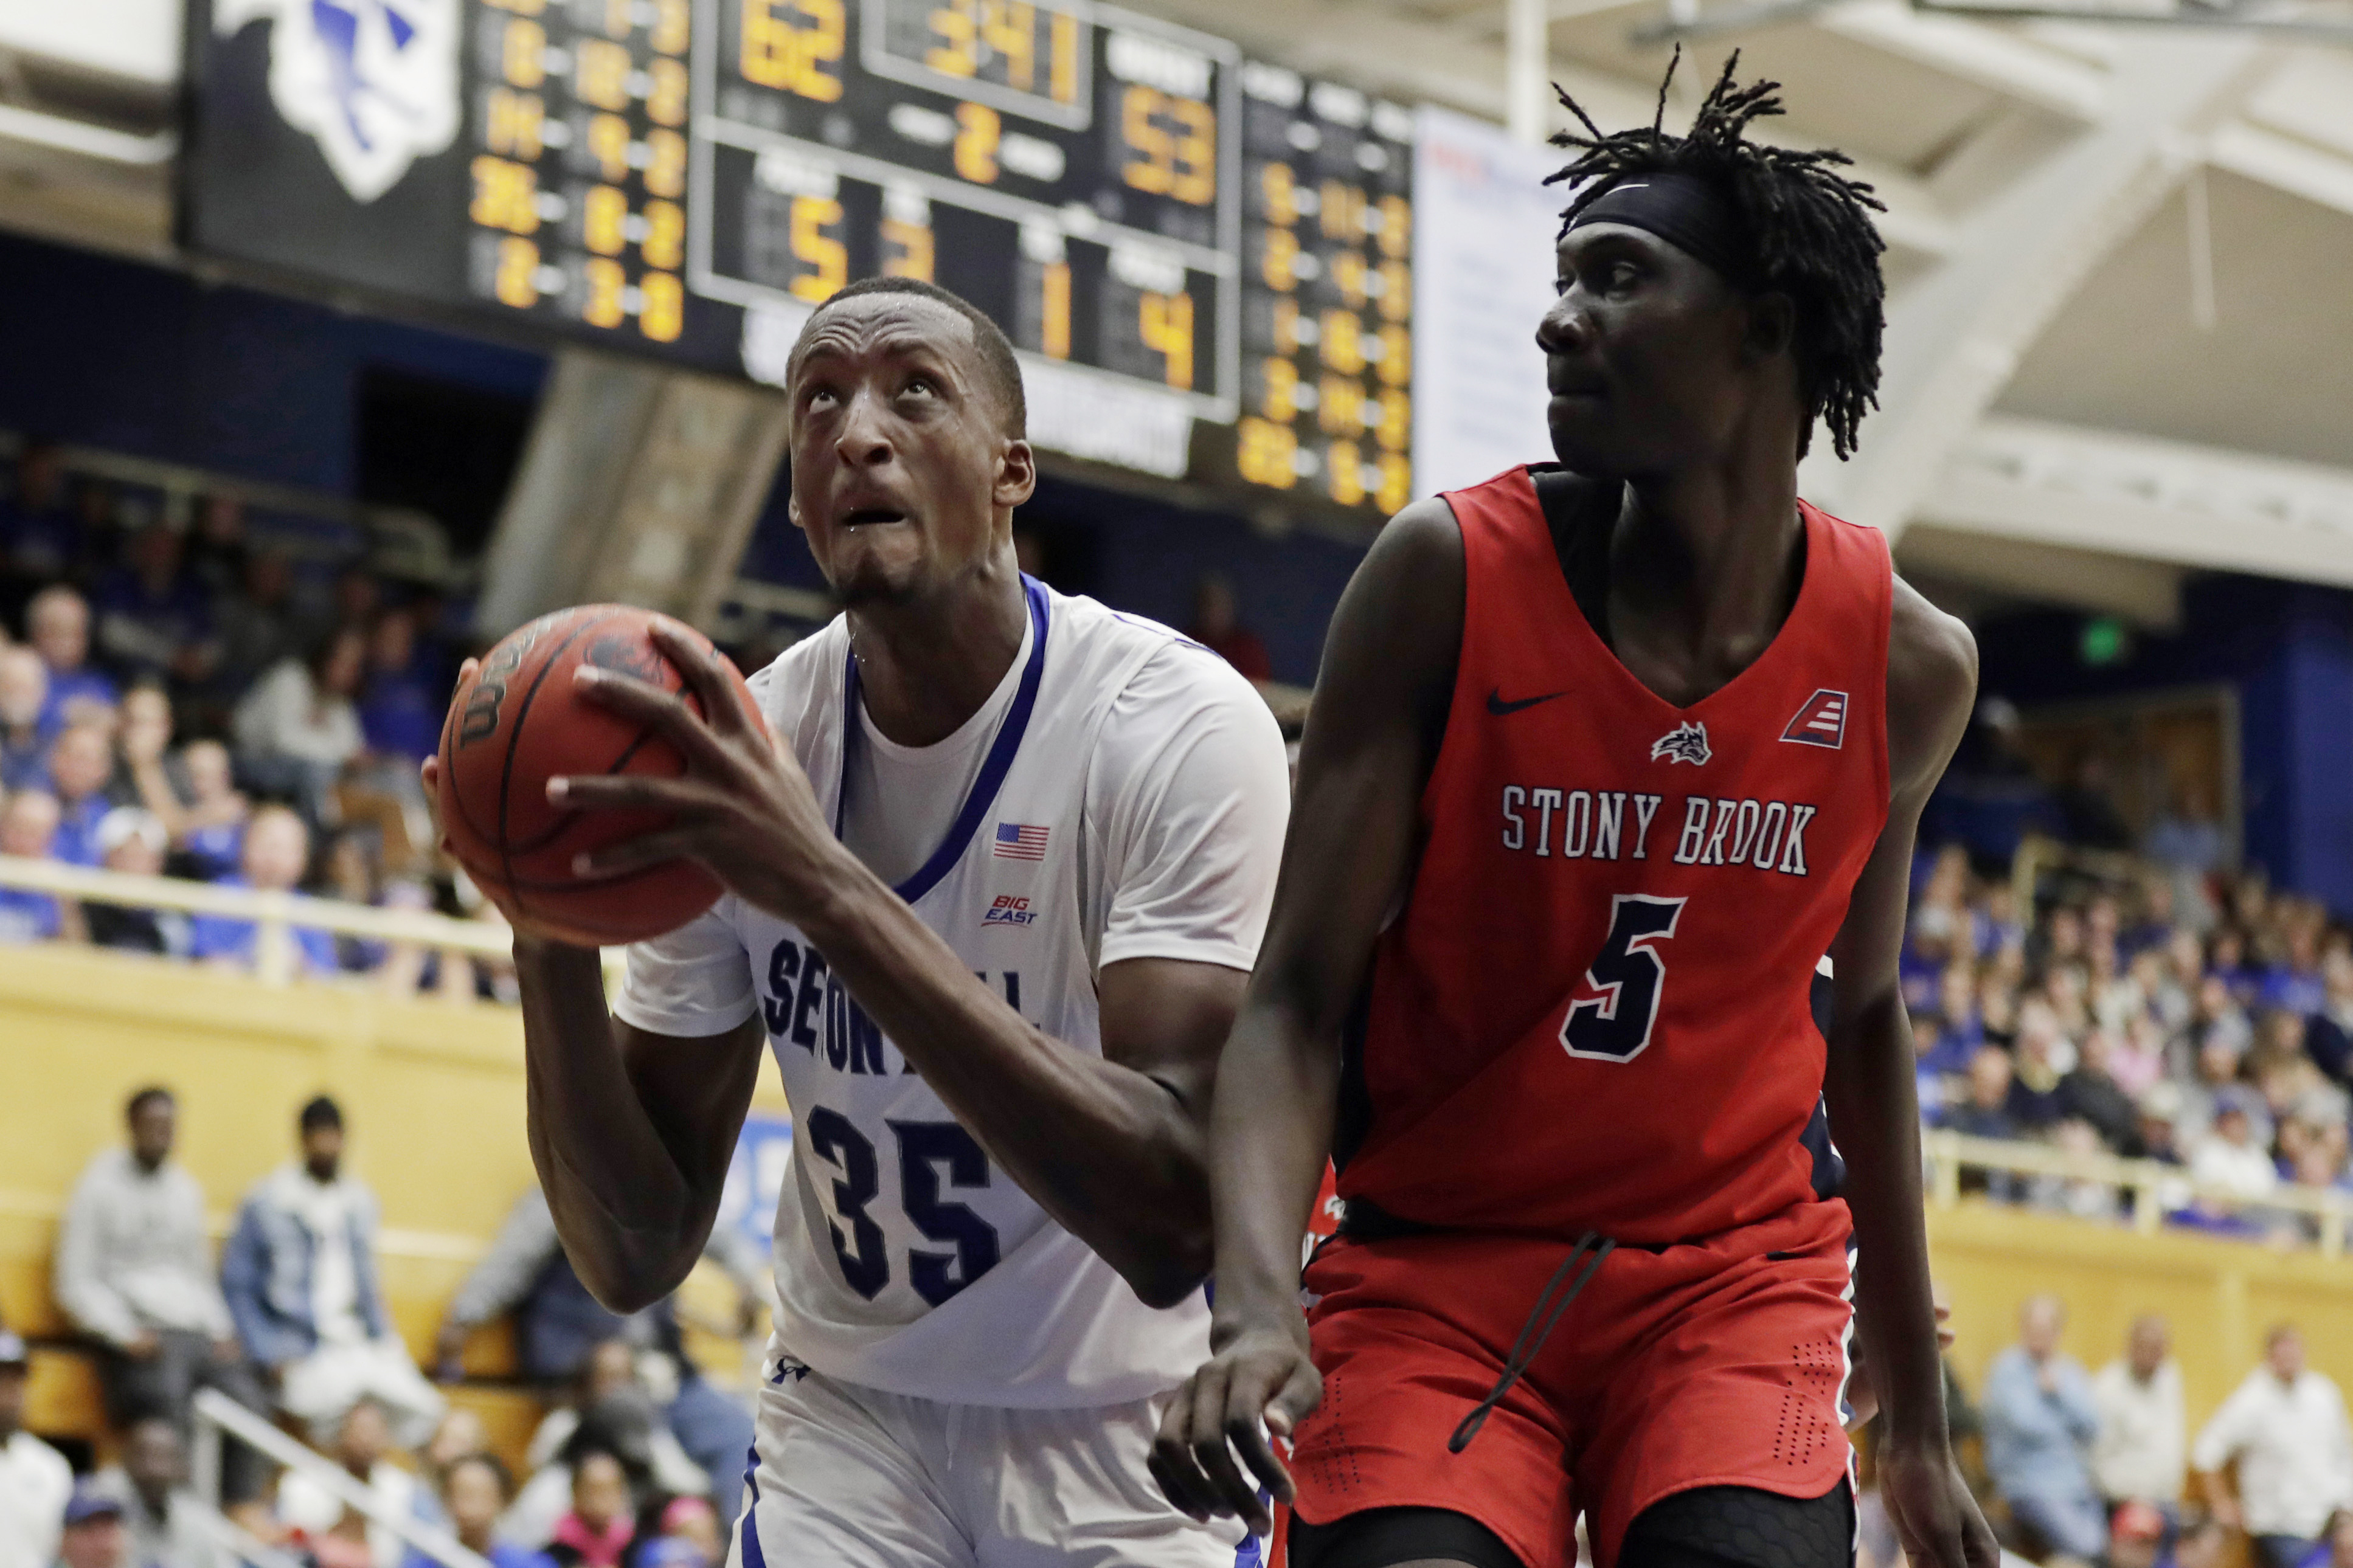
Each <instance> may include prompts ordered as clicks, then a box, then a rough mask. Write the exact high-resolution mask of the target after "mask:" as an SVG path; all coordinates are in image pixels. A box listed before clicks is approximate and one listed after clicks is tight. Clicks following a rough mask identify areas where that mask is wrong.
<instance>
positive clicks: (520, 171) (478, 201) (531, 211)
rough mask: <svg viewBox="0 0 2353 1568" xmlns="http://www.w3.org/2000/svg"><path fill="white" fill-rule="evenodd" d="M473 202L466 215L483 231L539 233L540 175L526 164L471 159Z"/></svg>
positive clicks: (483, 158) (501, 160)
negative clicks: (489, 229)
mask: <svg viewBox="0 0 2353 1568" xmlns="http://www.w3.org/2000/svg"><path fill="white" fill-rule="evenodd" d="M473 170H474V200H473V204H472V205H470V206H469V207H468V208H467V209H466V212H467V216H470V217H471V218H472V219H473V220H474V221H475V222H476V223H478V224H480V225H481V226H483V227H484V228H502V229H505V230H506V231H507V232H508V233H510V234H536V233H537V232H538V231H539V175H538V174H537V173H536V172H535V171H534V170H533V169H532V168H531V166H530V165H529V164H526V163H508V162H507V161H506V160H505V159H504V158H491V157H487V156H486V157H480V158H477V159H475V160H474V164H473Z"/></svg>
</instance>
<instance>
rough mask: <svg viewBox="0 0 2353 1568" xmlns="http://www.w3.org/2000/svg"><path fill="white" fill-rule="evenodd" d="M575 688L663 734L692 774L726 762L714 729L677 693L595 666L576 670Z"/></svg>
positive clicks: (715, 767) (620, 713) (588, 698)
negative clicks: (684, 755)
mask: <svg viewBox="0 0 2353 1568" xmlns="http://www.w3.org/2000/svg"><path fill="white" fill-rule="evenodd" d="M572 685H573V688H574V689H575V690H576V691H578V692H579V694H580V695H581V696H583V697H585V698H586V699H587V700H589V701H591V702H594V703H596V706H598V707H599V708H603V709H606V710H608V711H610V712H613V713H616V714H618V715H619V716H620V717H622V718H624V719H631V720H635V721H637V722H638V723H640V724H645V725H650V726H651V727H652V728H654V729H656V730H659V731H661V732H662V734H663V735H665V736H667V737H668V738H669V739H670V743H671V744H673V745H675V746H676V747H677V748H678V749H679V750H680V751H681V752H684V753H686V761H687V765H688V768H689V770H690V771H691V772H695V773H710V772H712V771H714V770H715V769H717V768H718V767H719V766H720V765H721V764H722V763H723V761H724V759H725V752H723V750H722V748H721V746H720V743H719V737H718V736H717V735H716V734H715V733H714V732H713V731H712V727H711V726H710V725H709V724H708V723H706V722H704V721H703V720H702V717H701V716H700V715H698V714H697V713H696V712H695V710H693V709H691V708H690V707H688V706H687V705H686V700H685V699H684V698H682V697H681V696H680V695H679V694H678V693H677V692H675V691H665V690H663V689H661V688H660V687H659V686H656V685H655V684H654V683H653V682H652V681H650V680H640V679H638V678H637V677H636V676H634V675H624V674H622V673H621V672H620V671H618V670H613V669H600V668H597V667H596V665H593V664H584V665H581V666H579V667H578V668H575V669H574V670H573V672H572ZM731 701H732V699H731ZM707 706H708V704H706V707H707Z"/></svg>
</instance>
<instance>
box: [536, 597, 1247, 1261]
mask: <svg viewBox="0 0 2353 1568" xmlns="http://www.w3.org/2000/svg"><path fill="white" fill-rule="evenodd" d="M654 636H655V637H656V638H657V640H659V641H660V642H661V643H662V645H663V652H664V653H666V654H667V655H668V656H669V657H670V659H671V661H672V662H673V663H675V664H676V665H677V666H678V668H680V669H681V671H683V672H684V673H685V675H686V677H687V679H688V681H689V682H690V683H691V685H692V686H693V687H694V688H695V689H696V690H697V691H698V693H699V695H700V697H701V699H702V704H703V711H704V712H706V713H711V714H714V715H717V716H718V717H717V718H716V719H715V720H713V721H706V720H705V719H703V718H702V717H701V716H700V715H698V714H697V713H696V712H695V711H694V710H692V709H691V708H689V707H688V706H687V705H686V704H685V703H684V702H683V701H681V700H680V699H679V698H678V697H677V696H674V695H672V694H671V693H670V692H666V691H662V690H660V689H657V688H655V687H652V686H649V685H648V684H647V683H645V682H643V681H638V680H633V679H629V678H628V677H626V676H615V675H612V674H610V673H609V672H606V671H600V670H595V669H584V670H582V671H581V672H580V674H579V676H578V677H576V678H575V679H579V680H580V682H581V689H582V690H583V691H584V693H587V694H590V695H592V696H593V698H594V700H596V701H598V702H601V703H604V704H605V705H607V706H608V707H610V708H611V709H613V710H615V711H616V712H619V713H622V714H624V715H626V716H628V717H631V718H634V719H636V720H638V721H641V722H644V723H648V724H651V725H656V726H659V728H661V729H662V730H663V731H665V732H667V733H668V734H669V735H670V738H671V740H672V741H673V742H676V743H677V745H678V746H679V748H680V749H681V751H682V752H684V753H685V754H686V756H687V759H688V773H687V776H686V777H684V778H676V779H661V778H650V777H633V776H620V775H608V776H599V777H594V778H590V777H576V778H570V779H558V780H555V781H554V782H553V783H552V784H551V786H550V795H551V798H558V797H560V798H561V799H563V800H564V801H565V804H568V805H575V806H580V807H585V808H587V809H590V810H597V809H609V808H621V809H633V810H646V809H651V810H655V811H661V812H667V813H669V814H670V815H671V816H672V817H673V819H674V821H675V824H676V826H671V827H669V828H665V829H660V830H658V831H655V832H652V833H649V834H646V835H644V836H643V837H638V838H636V839H632V840H629V841H628V842H627V843H624V844H619V845H616V846H613V847H611V848H608V849H607V850H604V851H602V852H600V853H599V854H598V855H596V857H594V858H592V859H591V860H590V861H588V862H586V863H584V865H583V867H582V870H583V872H584V874H587V875H596V876H605V875H613V874H617V873H619V872H623V871H627V870H630V869H634V868H638V867H640V866H646V865H650V864H653V863H655V862H658V861H661V860H667V859H670V858H674V857H677V856H681V855H683V856H687V857H690V858H693V859H695V860H698V861H700V862H702V864H703V865H704V866H706V867H707V868H710V870H711V871H712V874H713V875H715V876H717V877H718V878H719V879H720V880H722V881H723V882H724V883H725V884H726V885H727V887H728V888H729V889H731V890H732V891H733V892H734V893H735V894H736V895H737V896H738V897H740V898H742V899H743V900H744V901H745V902H746V903H749V904H751V905H752V906H753V907H754V908H756V909H761V910H766V911H768V912H769V913H771V914H774V915H776V917H777V918H779V919H783V920H787V921H791V922H792V923H793V924H795V925H796V926H797V927H799V928H800V929H801V931H804V932H806V933H807V936H808V938H809V940H810V941H811V942H814V943H815V944H816V945H817V948H818V952H822V953H823V954H824V955H825V959H826V963H827V964H828V967H829V968H830V969H831V971H832V972H833V973H835V974H836V975H839V977H840V979H841V982H842V984H844V985H845V986H847V987H848V989H849V994H851V995H852V996H854V997H856V998H857V999H858V1002H859V1005H860V1006H861V1007H862V1008H864V1009H865V1011H866V1013H867V1015H868V1016H870V1017H871V1018H872V1019H873V1021H874V1022H875V1023H876V1024H877V1025H879V1026H881V1030H882V1033H883V1034H884V1035H885V1036H887V1037H889V1038H890V1040H891V1042H892V1044H893V1045H895V1046H896V1047H898V1048H899V1049H900V1050H901V1051H902V1053H904V1054H905V1056H906V1058H907V1060H908V1062H909V1063H910V1064H911V1065H912V1066H913V1068H915V1070H916V1071H917V1072H919V1073H921V1074H922V1075H923V1081H924V1083H925V1084H927V1085H928V1086H929V1087H930V1088H931V1089H932V1090H933V1092H934V1093H936V1094H937V1095H938V1096H939V1097H940V1099H941V1100H944V1102H945V1103H946V1105H947V1108H948V1110H950V1111H952V1112H953V1113H954V1114H955V1119H956V1121H958V1122H959V1123H961V1124H962V1125H963V1127H964V1128H965V1131H969V1132H970V1133H971V1134H972V1135H973V1136H974V1137H975V1138H976V1139H977V1140H978V1141H979V1142H980V1144H981V1145H982V1147H983V1148H984V1149H985V1150H987V1153H988V1155H989V1157H990V1159H991V1160H992V1161H994V1162H995V1163H996V1164H997V1166H998V1167H1000V1168H1001V1169H1003V1170H1004V1171H1005V1173H1007V1174H1008V1175H1009V1176H1011V1177H1012V1178H1013V1180H1014V1181H1015V1182H1016V1183H1018V1184H1019V1185H1020V1187H1021V1189H1022V1190H1023V1191H1024V1192H1026V1193H1028V1194H1029V1195H1030V1197H1032V1198H1033V1199H1035V1200H1036V1201H1037V1203H1038V1205H1039V1207H1040V1208H1043V1209H1044V1210H1045V1211H1046V1212H1047V1213H1048V1214H1050V1215H1052V1216H1053V1217H1054V1219H1055V1220H1056V1221H1057V1222H1058V1223H1060V1225H1061V1226H1063V1227H1064V1228H1065V1229H1067V1230H1069V1231H1070V1232H1071V1234H1072V1235H1074V1236H1076V1237H1078V1238H1079V1239H1080V1240H1082V1241H1083V1242H1085V1243H1086V1244H1087V1245H1088V1246H1089V1247H1092V1248H1093V1249H1094V1250H1095V1252H1096V1253H1097V1254H1098V1255H1100V1256H1101V1257H1102V1258H1103V1259H1104V1261H1106V1262H1108V1263H1109V1264H1111V1266H1112V1267H1113V1268H1115V1269H1117V1270H1118V1271H1119V1273H1120V1276H1121V1278H1123V1279H1125V1280H1126V1281H1127V1282H1128V1284H1129V1285H1130V1286H1131V1287H1132V1288H1133V1289H1134V1291H1135V1293H1136V1295H1137V1297H1138V1298H1139V1299H1141V1300H1143V1301H1144V1302H1145V1303H1146V1304H1147V1305H1149V1306H1154V1307H1169V1306H1174V1305H1176V1303H1178V1302H1180V1301H1182V1300H1185V1298H1186V1297H1187V1296H1189V1295H1191V1294H1192V1293H1193V1292H1194V1291H1195V1290H1197V1289H1200V1285H1201V1281H1202V1279H1204V1278H1205V1277H1206V1276H1207V1274H1208V1265H1209V1246H1210V1211H1209V1187H1208V1168H1207V1164H1206V1155H1207V1144H1208V1106H1209V1086H1210V1082H1211V1079H1213V1077H1214V1076H1215V1074H1216V1071H1217V1063H1218V1052H1219V1047H1221V1046H1222V1044H1223V1043H1224V1040H1225V1037H1226V1033H1227V1031H1228V1029H1229V1028H1230V1027H1231V1026H1232V1023H1233V1016H1234V1011H1235V1008H1236V1007H1237V1006H1238V1005H1240V999H1241V993H1242V987H1243V985H1244V984H1245V983H1246V981H1247V978H1248V977H1247V976H1246V975H1245V974H1244V973H1242V972H1241V971H1240V970H1238V969H1233V968H1230V967H1228V966H1226V965H1223V964H1218V963H1198V962H1191V961H1187V960H1181V959H1169V958H1134V959H1130V960H1127V961H1125V962H1117V963H1108V964H1105V965H1104V966H1103V972H1102V973H1101V975H1100V976H1099V977H1098V980H1097V1005H1098V1007H1099V1010H1100V1019H1101V1033H1102V1038H1103V1054H1102V1055H1101V1056H1097V1055H1095V1054H1093V1053H1092V1052H1084V1051H1079V1050H1074V1049H1072V1048H1071V1047H1069V1046H1067V1045H1065V1044H1064V1043H1062V1042H1061V1041H1059V1040H1055V1039H1051V1038H1050V1037H1047V1036H1046V1035H1045V1034H1044V1033H1043V1032H1041V1031H1040V1030H1039V1028H1038V1027H1037V1026H1035V1025H1032V1024H1030V1023H1029V1021H1028V1020H1026V1019H1024V1018H1023V1017H1022V1016H1021V1015H1020V1014H1019V1013H1018V1012H1017V1011H1015V1010H1014V1008H1013V1007H1012V1006H1010V1005H1008V1003H1007V1001H1006V999H1005V998H1003V997H1002V996H1000V995H998V994H997V992H996V991H995V990H994V989H992V988H991V987H990V986H989V985H987V984H983V983H982V981H981V980H979V979H978V978H977V977H976V976H975V975H974V973H973V972H972V971H971V969H970V968H968V967H967V966H966V965H965V963H964V961H963V960H962V959H961V958H959V957H958V956H957V955H956V952H955V949H953V948H951V947H950V946H949V945H948V944H947V943H946V942H944V941H942V940H941V939H940V936H939V934H938V933H937V932H936V931H933V930H932V929H931V928H930V927H929V926H927V925H925V924H924V923H923V919H922V917H921V916H919V915H917V914H916V913H915V911H914V910H913V909H912V908H911V907H909V905H908V903H907V901H906V900H904V899H902V898H900V897H899V895H898V894H897V893H896V892H895V891H893V890H892V888H891V887H890V886H889V884H887V883H885V882H884V881H882V880H881V879H880V878H878V877H877V876H875V875H874V873H873V872H872V871H871V870H869V869H868V868H867V867H866V866H865V865H864V864H863V863H862V862H861V861H860V860H859V859H858V858H857V857H855V856H854V855H852V854H851V853H850V852H849V850H848V849H846V848H844V847H842V845H841V843H840V841H839V839H837V838H836V837H834V834H833V830H832V827H831V825H830V824H829V823H828V821H827V820H826V818H825V816H824V814H823V813H822V811H821V810H820V809H819V808H818V804H817V797H816V794H815V792H814V791H813V790H812V789H811V788H810V786H809V782H808V779H807V775H806V774H804V773H802V772H801V770H800V768H799V766H798V764H797V763H796V762H795V761H794V760H793V757H792V754H791V752H788V751H785V750H783V749H782V748H780V747H778V746H776V744H775V743H773V742H771V741H770V740H769V739H768V737H767V736H766V734H765V732H764V731H759V730H757V729H755V728H754V726H753V725H752V724H751V723H750V722H749V721H746V720H745V719H744V715H743V712H742V710H741V709H740V708H739V707H738V706H737V705H736V704H735V703H733V702H732V701H730V700H728V697H727V692H726V689H725V687H724V686H723V683H722V678H721V675H720V673H719V669H718V668H717V667H716V666H715V665H714V664H712V662H711V658H710V656H707V655H704V654H702V652H701V651H700V650H699V649H697V648H696V647H694V646H693V645H692V644H691V643H689V642H687V641H686V640H684V639H683V638H681V637H677V636H675V634H673V633H670V631H668V630H667V629H665V628H662V627H659V626H657V628H656V629H655V632H654ZM583 1005H584V1006H585V1001H584V1003H583ZM586 1024H587V1021H586V1018H583V1019H582V1020H580V1021H579V1023H578V1024H577V1025H575V1028H578V1029H583V1030H585V1029H586ZM747 1081H748V1080H747ZM747 1092H748V1090H747ZM607 1103H609V1096H608V1097H607V1100H599V1104H600V1105H603V1104H607ZM742 1114H743V1111H742V1107H741V1105H740V1103H738V1104H737V1105H736V1108H735V1111H734V1116H735V1121H741V1119H742ZM692 1125H693V1130H700V1129H702V1127H704V1126H706V1125H709V1126H712V1127H715V1126H716V1120H715V1119H714V1120H713V1121H710V1122H708V1123H706V1122H704V1121H695V1122H694V1123H693V1124H692ZM734 1125H735V1123H734V1122H730V1123H729V1124H728V1131H729V1133H730V1135H731V1137H732V1135H733V1130H734ZM682 1131H686V1130H682ZM720 1171H721V1174H722V1175H723V1174H724V1163H722V1164H721V1167H720ZM714 1202H715V1199H714ZM560 1213H561V1211H559V1214H560ZM706 1228H707V1220H706ZM566 1234H567V1238H568V1236H569V1233H568V1232H567V1233H566ZM701 1241H702V1233H701V1232H697V1233H696V1234H695V1236H694V1237H693V1238H692V1243H693V1245H695V1246H699V1245H700V1244H701ZM689 1263H690V1266H691V1258H690V1259H689Z"/></svg>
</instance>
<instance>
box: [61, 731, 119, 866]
mask: <svg viewBox="0 0 2353 1568" xmlns="http://www.w3.org/2000/svg"><path fill="white" fill-rule="evenodd" d="M113 776H114V756H113V753H112V752H111V750H110V748H109V747H108V744H107V737H106V731H103V730H101V729H100V728H98V727H97V726H96V725H94V724H71V725H68V726H67V727H66V729H65V730H64V731H61V732H60V733H59V734H58V738H57V739H56V740H54V741H52V742H49V789H50V791H51V793H52V794H54V795H56V796H57V797H58V837H57V844H56V847H54V848H53V849H52V850H51V851H50V853H52V854H54V855H55V856H56V857H57V858H58V859H60V860H62V861H64V862H65V863H66V864H67V865H69V866H95V865H97V864H98V863H99V862H100V861H101V860H103V859H105V858H106V852H105V851H104V850H102V849H100V847H98V825H99V823H100V820H102V819H103V818H104V817H105V816H106V814H107V812H108V811H110V810H111V809H112V808H113V804H114V803H113V802H111V801H110V800H108V799H107V798H106V786H107V784H108V782H109V781H110V780H111V779H112V778H113Z"/></svg>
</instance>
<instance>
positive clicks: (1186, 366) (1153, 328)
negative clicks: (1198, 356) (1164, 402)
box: [1135, 293, 1193, 392]
mask: <svg viewBox="0 0 2353 1568" xmlns="http://www.w3.org/2000/svg"><path fill="white" fill-rule="evenodd" d="M1135 325H1136V331H1137V332H1138V333H1139V334H1140V335H1141V336H1142V337H1143V339H1144V346H1145V348H1148V349H1150V350H1152V351H1153V352H1154V353H1157V354H1159V355H1160V356H1161V357H1162V358H1163V359H1164V360H1166V362H1167V367H1168V368H1167V379H1168V384H1169V385H1171V386H1173V387H1175V388H1176V390H1177V391H1179V392H1190V391H1192V390H1193V296H1191V295H1190V294H1153V293H1146V294H1145V296H1144V297H1143V299H1142V300H1141V301H1140V302H1139V303H1138V305H1137V307H1136V318H1135Z"/></svg>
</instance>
